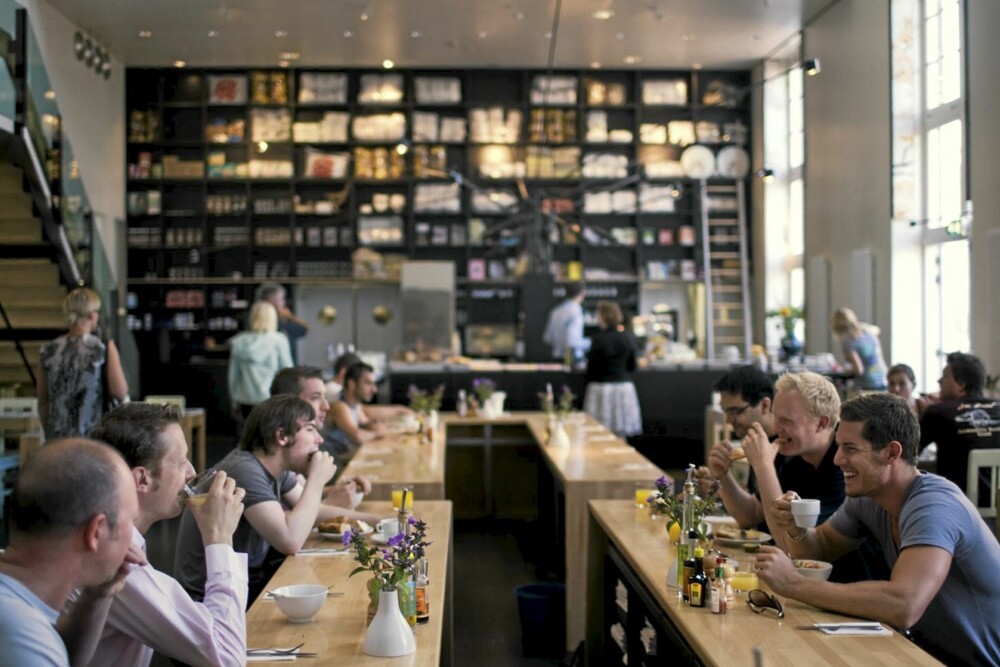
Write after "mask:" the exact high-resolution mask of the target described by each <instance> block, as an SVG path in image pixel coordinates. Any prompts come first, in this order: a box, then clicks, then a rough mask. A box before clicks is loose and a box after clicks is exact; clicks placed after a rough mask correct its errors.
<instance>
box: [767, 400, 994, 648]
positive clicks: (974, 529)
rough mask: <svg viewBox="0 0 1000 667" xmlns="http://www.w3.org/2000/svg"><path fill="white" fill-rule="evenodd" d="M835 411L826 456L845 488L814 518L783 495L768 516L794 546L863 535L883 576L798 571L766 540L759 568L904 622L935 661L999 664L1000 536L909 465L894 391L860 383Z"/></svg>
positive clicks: (915, 440) (813, 595)
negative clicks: (832, 509)
mask: <svg viewBox="0 0 1000 667" xmlns="http://www.w3.org/2000/svg"><path fill="white" fill-rule="evenodd" d="M840 416H841V423H840V428H839V430H838V431H837V444H838V445H839V449H838V451H837V456H836V458H835V463H836V464H837V465H838V466H839V467H840V469H841V470H843V471H844V483H845V491H846V493H847V495H848V499H847V500H846V501H845V502H844V504H843V506H841V508H840V509H839V510H837V512H836V513H834V515H833V516H832V517H831V518H830V519H829V520H828V521H826V522H825V523H823V524H822V525H820V526H819V527H817V528H799V527H797V526H796V525H795V522H794V521H793V520H792V517H791V512H790V509H791V505H790V503H789V502H788V501H787V500H779V501H778V502H777V503H776V505H777V506H778V508H777V512H775V516H776V517H777V520H778V521H779V522H780V523H781V524H782V525H783V526H784V527H785V530H787V531H788V537H789V538H790V539H788V540H786V542H785V544H786V545H787V547H788V550H789V551H790V552H791V554H792V556H794V557H796V558H816V559H823V560H832V559H834V558H836V557H837V556H839V555H841V554H844V553H847V552H848V551H850V550H851V549H854V548H855V547H856V546H857V545H858V544H859V542H860V539H861V537H862V536H864V535H873V536H874V537H875V539H876V540H878V542H879V544H880V545H881V547H882V552H883V553H884V555H885V558H886V560H887V561H888V562H889V565H890V566H891V567H892V578H891V579H890V580H888V581H865V582H857V583H851V584H836V583H832V582H828V581H818V580H815V579H808V578H806V577H803V576H802V575H801V574H799V573H798V572H796V571H795V568H794V567H793V565H792V562H791V560H790V559H789V557H788V556H787V555H786V554H785V553H784V552H783V551H782V550H781V549H777V548H773V547H762V548H761V553H760V555H759V557H758V567H757V570H758V574H759V575H760V578H761V579H762V580H763V581H764V583H766V584H767V585H768V586H769V587H770V588H771V589H772V590H774V591H775V592H776V593H778V594H779V595H785V596H788V597H790V598H794V599H796V600H800V601H802V602H805V603H806V604H810V605H813V606H816V607H821V608H823V609H830V610H832V611H836V612H840V613H842V614H849V615H851V616H859V617H863V618H871V619H874V620H877V621H883V622H885V623H888V624H890V625H893V626H895V627H897V628H902V629H909V630H910V631H911V633H912V634H913V636H914V638H915V639H916V640H917V642H918V643H919V644H921V645H922V646H923V647H924V648H925V649H927V650H928V651H929V652H930V653H932V654H933V655H934V656H935V657H936V658H938V659H939V660H941V661H943V662H944V663H945V664H948V665H996V664H1000V626H998V625H997V623H996V619H997V618H998V617H1000V578H998V577H997V571H1000V543H998V542H997V540H996V538H995V537H994V536H993V535H992V533H991V532H990V531H989V529H988V528H987V526H986V523H985V522H984V521H983V520H982V518H980V516H979V512H978V511H977V510H976V508H975V507H973V506H972V503H970V502H969V500H968V499H967V498H966V497H965V496H964V495H963V493H962V491H961V490H960V489H959V488H958V487H957V486H955V485H954V484H952V483H951V482H949V481H948V480H946V479H944V478H942V477H939V476H937V475H931V474H924V473H921V472H920V471H919V470H917V466H916V461H917V445H918V444H919V442H920V428H919V427H918V426H917V420H916V417H914V415H913V413H912V412H910V408H909V407H908V406H907V405H906V402H905V401H903V400H902V399H900V398H898V397H896V396H892V395H890V394H880V393H879V394H866V395H864V396H860V397H858V398H856V399H854V400H852V401H849V402H848V403H846V404H845V405H844V407H843V409H842V410H841V415H840Z"/></svg>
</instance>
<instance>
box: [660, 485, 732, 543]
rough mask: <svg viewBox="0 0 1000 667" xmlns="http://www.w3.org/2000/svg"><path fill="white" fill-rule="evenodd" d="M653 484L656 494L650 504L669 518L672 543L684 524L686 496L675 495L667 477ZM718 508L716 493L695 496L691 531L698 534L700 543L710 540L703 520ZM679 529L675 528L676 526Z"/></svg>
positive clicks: (681, 494)
mask: <svg viewBox="0 0 1000 667" xmlns="http://www.w3.org/2000/svg"><path fill="white" fill-rule="evenodd" d="M653 484H654V485H655V486H656V492H655V493H653V495H651V496H650V497H649V499H648V500H649V504H650V507H652V508H653V509H654V510H656V511H658V512H660V513H661V514H665V515H666V516H667V519H668V521H667V530H668V531H669V532H670V535H671V541H674V540H675V539H676V538H675V537H674V536H675V535H679V534H680V531H681V526H682V525H683V522H684V494H683V493H678V494H677V495H673V483H672V482H671V481H670V480H668V479H667V478H666V477H660V478H659V479H657V480H656V481H655V482H653ZM717 506H718V496H717V495H716V492H715V491H712V492H711V493H708V494H706V495H705V496H695V497H694V503H693V514H694V525H693V526H691V528H690V529H691V530H694V531H695V532H697V533H698V539H699V540H700V541H706V540H708V531H709V526H708V524H707V523H705V522H704V521H702V519H703V518H704V517H706V516H708V515H709V514H711V513H712V512H714V511H715V509H716V507H717ZM675 525H676V526H677V528H674V526H675Z"/></svg>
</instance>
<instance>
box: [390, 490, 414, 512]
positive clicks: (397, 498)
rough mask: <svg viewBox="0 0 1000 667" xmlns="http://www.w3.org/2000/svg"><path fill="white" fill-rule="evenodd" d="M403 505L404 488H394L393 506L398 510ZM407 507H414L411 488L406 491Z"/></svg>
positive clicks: (410, 508)
mask: <svg viewBox="0 0 1000 667" xmlns="http://www.w3.org/2000/svg"><path fill="white" fill-rule="evenodd" d="M402 507H403V489H393V490H392V508H393V509H394V510H396V511H397V512H398V511H399V510H400V509H402ZM406 509H408V510H412V509H413V490H412V489H409V490H407V493H406Z"/></svg>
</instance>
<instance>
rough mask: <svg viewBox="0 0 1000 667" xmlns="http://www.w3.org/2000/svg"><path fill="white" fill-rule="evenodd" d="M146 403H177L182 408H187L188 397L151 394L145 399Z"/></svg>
mask: <svg viewBox="0 0 1000 667" xmlns="http://www.w3.org/2000/svg"><path fill="white" fill-rule="evenodd" d="M143 401H144V402H146V403H156V404H157V405H176V406H177V407H179V408H180V409H181V410H184V409H186V408H187V399H186V398H184V397H183V396H171V395H150V396H147V397H146V398H144V399H143Z"/></svg>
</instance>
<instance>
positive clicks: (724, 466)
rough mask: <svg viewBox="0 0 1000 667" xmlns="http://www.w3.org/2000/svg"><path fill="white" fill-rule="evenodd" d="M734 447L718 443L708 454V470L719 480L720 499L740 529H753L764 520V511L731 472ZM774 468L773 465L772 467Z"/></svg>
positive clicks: (725, 443)
mask: <svg viewBox="0 0 1000 667" xmlns="http://www.w3.org/2000/svg"><path fill="white" fill-rule="evenodd" d="M731 453H732V446H731V445H730V444H729V443H728V442H726V441H723V442H718V443H716V444H715V446H714V447H712V451H710V452H709V453H708V470H709V473H710V474H711V475H712V477H714V478H716V479H717V480H719V497H720V498H722V504H723V505H725V507H726V511H727V512H729V513H730V514H732V515H733V518H734V519H736V523H738V524H739V525H740V528H753V527H755V526H757V525H759V524H760V522H761V521H763V520H764V509H763V508H762V507H761V504H760V501H759V500H757V498H756V497H755V496H753V495H752V494H750V493H747V491H746V490H745V489H744V488H742V487H741V486H740V485H739V484H738V483H737V482H736V478H735V477H733V474H732V472H731V470H730V465H731V459H730V455H731ZM771 467H772V468H773V467H774V466H773V465H772V466H771Z"/></svg>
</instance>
